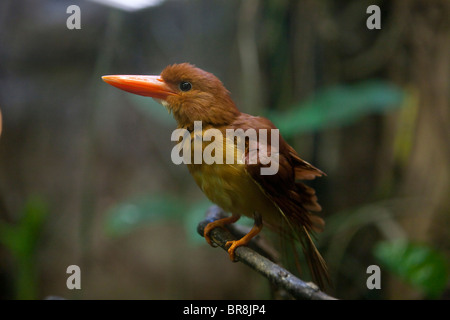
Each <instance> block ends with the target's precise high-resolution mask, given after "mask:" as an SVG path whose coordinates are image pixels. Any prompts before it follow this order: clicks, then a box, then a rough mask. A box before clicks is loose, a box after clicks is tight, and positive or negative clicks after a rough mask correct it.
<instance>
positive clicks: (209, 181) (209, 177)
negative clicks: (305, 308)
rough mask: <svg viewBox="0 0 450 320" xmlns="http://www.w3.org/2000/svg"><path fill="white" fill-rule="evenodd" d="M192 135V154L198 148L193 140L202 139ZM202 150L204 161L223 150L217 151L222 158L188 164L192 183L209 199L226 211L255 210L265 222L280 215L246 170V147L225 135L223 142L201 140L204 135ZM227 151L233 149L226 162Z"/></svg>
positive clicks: (248, 213) (244, 212) (237, 212)
mask: <svg viewBox="0 0 450 320" xmlns="http://www.w3.org/2000/svg"><path fill="white" fill-rule="evenodd" d="M191 138H192V139H191V141H190V143H191V151H192V153H193V152H195V150H197V151H199V148H200V144H199V143H198V142H199V141H198V140H197V144H196V145H194V143H195V139H201V137H198V136H197V137H195V135H191ZM234 142H236V141H234ZM196 148H197V149H196ZM201 150H202V151H203V152H204V153H206V154H204V155H203V158H204V159H203V160H206V158H207V157H208V156H209V155H210V153H212V154H213V156H216V155H217V153H219V154H220V152H219V150H221V151H222V154H220V157H222V159H221V160H222V161H202V162H201V163H200V164H188V168H189V171H190V173H191V174H192V176H193V177H194V180H195V182H196V183H197V185H198V186H199V187H200V189H201V190H202V191H203V193H204V194H205V195H206V196H207V197H208V198H209V200H211V201H212V202H214V203H216V204H217V205H219V206H220V207H221V208H222V209H224V210H225V211H228V212H231V213H235V214H239V215H246V216H249V217H252V216H253V213H254V212H255V211H257V212H259V213H260V214H261V215H262V216H263V220H264V221H269V220H272V219H273V218H274V217H276V216H279V213H278V209H277V208H276V207H275V205H274V204H273V203H272V201H271V200H270V199H269V198H268V197H267V196H266V195H265V194H264V193H263V191H262V190H261V189H260V187H259V186H258V185H257V184H256V182H255V181H254V180H253V179H252V178H251V176H250V175H249V174H248V173H247V171H246V169H245V167H246V166H245V163H244V160H243V159H244V155H245V148H244V149H243V148H242V147H239V145H238V143H233V141H229V140H227V138H226V137H223V139H222V141H220V140H219V139H209V138H207V141H204V137H203V139H202V141H201ZM214 151H215V152H214ZM227 152H228V153H230V152H232V154H233V155H234V157H233V161H230V158H228V161H227V159H226V153H227ZM192 158H193V156H192ZM219 159H220V158H219V157H216V158H215V160H219ZM210 160H211V159H210ZM230 162H231V163H230Z"/></svg>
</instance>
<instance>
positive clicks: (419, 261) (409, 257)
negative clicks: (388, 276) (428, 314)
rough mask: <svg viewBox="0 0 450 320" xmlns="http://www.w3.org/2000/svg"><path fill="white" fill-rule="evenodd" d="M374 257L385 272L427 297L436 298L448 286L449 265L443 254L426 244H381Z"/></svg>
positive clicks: (398, 242)
mask: <svg viewBox="0 0 450 320" xmlns="http://www.w3.org/2000/svg"><path fill="white" fill-rule="evenodd" d="M374 254H375V256H376V258H377V259H379V261H380V262H381V263H382V264H383V265H384V266H385V267H386V268H387V269H389V270H390V271H391V272H392V273H394V274H396V275H398V276H399V277H400V278H402V279H403V280H405V281H406V282H408V283H410V284H412V285H414V286H417V287H418V288H419V289H421V290H422V291H423V292H424V293H425V294H426V295H427V296H428V297H429V298H437V297H439V295H440V294H441V293H442V292H443V291H444V289H445V287H446V285H447V279H448V273H449V272H448V262H447V260H446V258H445V256H444V255H443V254H441V253H440V252H438V251H436V250H434V249H433V248H431V247H429V246H427V245H423V244H414V243H410V242H407V241H395V242H381V243H379V244H378V245H377V246H376V247H375V249H374Z"/></svg>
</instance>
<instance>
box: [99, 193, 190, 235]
mask: <svg viewBox="0 0 450 320" xmlns="http://www.w3.org/2000/svg"><path fill="white" fill-rule="evenodd" d="M185 210H186V204H185V201H184V200H182V199H178V198H175V197H171V196H168V195H162V196H144V197H140V198H137V199H133V200H129V201H126V202H123V203H120V204H118V205H117V206H115V207H113V208H111V209H110V210H109V211H108V212H107V218H106V232H107V233H108V234H109V235H112V236H117V235H124V234H126V233H128V232H130V231H131V230H133V229H135V228H137V227H140V226H142V225H145V224H148V223H150V222H161V221H167V220H171V219H176V218H180V216H182V214H183V212H184V211H185Z"/></svg>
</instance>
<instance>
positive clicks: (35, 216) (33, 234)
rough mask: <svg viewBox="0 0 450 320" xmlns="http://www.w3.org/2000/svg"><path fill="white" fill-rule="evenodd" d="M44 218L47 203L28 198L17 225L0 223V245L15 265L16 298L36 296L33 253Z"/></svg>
mask: <svg viewBox="0 0 450 320" xmlns="http://www.w3.org/2000/svg"><path fill="white" fill-rule="evenodd" d="M47 215H48V208H47V204H46V203H45V202H44V201H43V200H42V199H41V198H39V197H30V198H29V199H28V200H27V201H26V203H25V206H24V208H23V210H22V215H21V219H20V220H19V222H18V223H17V224H9V223H5V222H2V221H0V244H2V245H3V246H5V247H6V248H7V249H8V250H9V252H10V253H11V255H12V256H13V257H14V259H15V262H16V264H17V268H16V270H15V271H16V274H15V279H14V280H15V290H16V298H17V299H35V298H36V296H37V279H36V273H37V272H36V265H35V251H36V246H37V244H38V242H39V238H40V235H41V231H42V227H43V225H44V221H45V218H46V217H47Z"/></svg>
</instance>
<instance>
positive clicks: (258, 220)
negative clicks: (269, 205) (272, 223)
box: [225, 212, 263, 261]
mask: <svg viewBox="0 0 450 320" xmlns="http://www.w3.org/2000/svg"><path fill="white" fill-rule="evenodd" d="M253 218H254V219H255V223H254V224H253V227H252V229H251V230H250V231H249V233H247V234H246V235H245V236H243V237H242V238H241V239H239V240H231V241H227V243H225V247H226V246H230V247H229V248H228V254H229V255H230V260H231V261H236V260H235V255H234V251H235V250H236V248H237V247H240V246H245V245H246V244H247V243H249V242H250V240H252V239H253V238H254V237H255V236H256V235H257V234H258V233H260V232H261V230H262V227H263V222H262V217H261V215H260V214H259V213H258V212H255V213H253Z"/></svg>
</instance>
